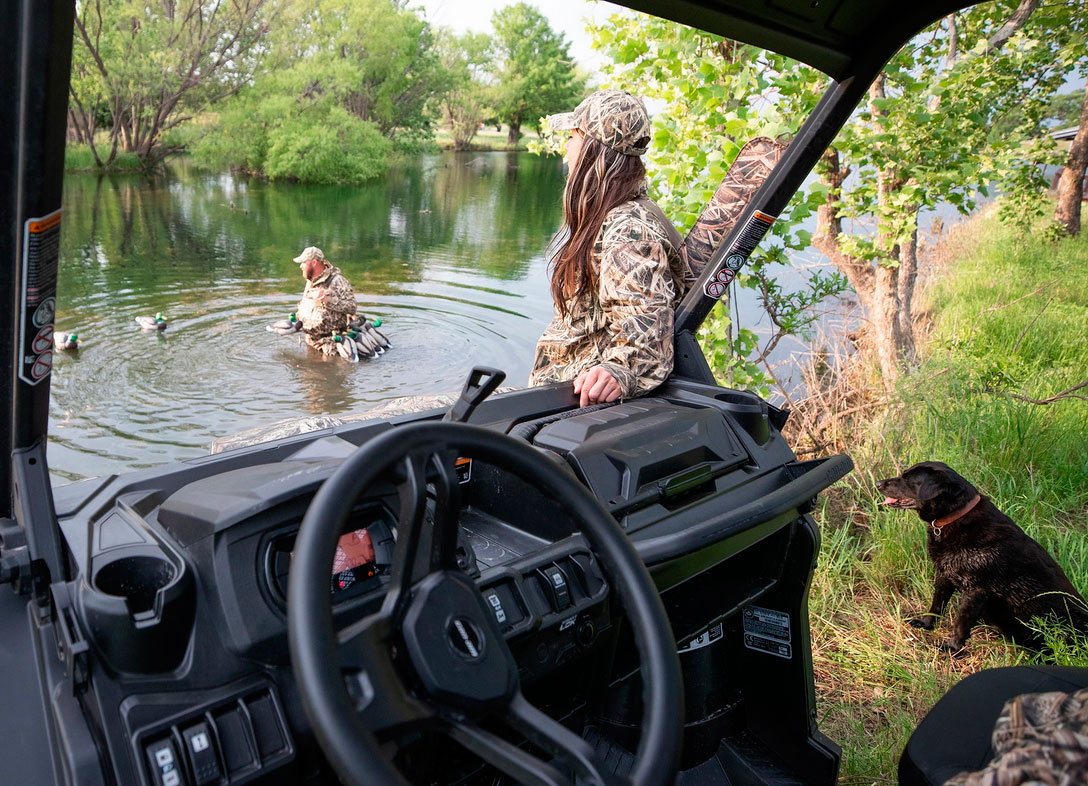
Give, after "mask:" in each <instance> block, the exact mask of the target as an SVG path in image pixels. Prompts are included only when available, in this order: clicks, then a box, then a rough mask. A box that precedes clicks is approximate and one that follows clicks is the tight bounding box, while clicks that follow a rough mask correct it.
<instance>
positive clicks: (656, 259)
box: [529, 189, 684, 398]
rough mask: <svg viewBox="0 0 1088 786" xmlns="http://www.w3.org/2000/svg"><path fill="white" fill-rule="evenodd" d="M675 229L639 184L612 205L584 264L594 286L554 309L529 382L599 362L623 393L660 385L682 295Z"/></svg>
mask: <svg viewBox="0 0 1088 786" xmlns="http://www.w3.org/2000/svg"><path fill="white" fill-rule="evenodd" d="M680 243H681V239H680V235H679V233H678V232H677V231H676V229H675V228H674V227H673V225H672V224H670V223H669V221H668V219H667V218H665V215H664V214H663V213H662V212H661V209H660V208H658V206H657V205H655V204H654V203H653V202H651V201H650V200H649V199H648V198H647V197H646V196H645V189H642V190H641V191H640V192H639V194H638V195H637V196H636V198H635V199H632V200H630V201H628V202H624V203H623V204H622V205H619V206H618V207H616V208H613V209H612V211H611V212H609V214H608V215H607V216H605V220H604V223H603V224H602V225H601V229H600V231H599V232H598V233H597V239H596V241H595V242H594V245H593V253H592V255H591V258H590V261H589V264H590V265H591V266H592V269H593V271H594V272H595V273H596V277H597V288H596V291H592V292H586V293H583V295H582V296H581V297H580V298H578V299H577V300H574V301H571V302H569V303H568V304H567V305H568V313H567V314H566V315H565V316H564V315H562V314H560V313H559V310H558V309H556V311H555V316H554V317H553V319H552V321H551V324H550V325H548V327H547V329H546V330H545V331H544V335H543V336H541V337H540V341H539V342H537V345H536V359H535V361H534V362H533V371H532V373H531V374H530V375H529V384H530V385H543V384H547V383H549V382H564V381H570V380H573V379H574V378H575V377H577V376H578V375H579V374H581V373H582V372H583V371H587V370H588V369H590V368H593V367H594V366H601V367H603V368H604V369H605V370H606V371H608V373H609V374H611V375H612V376H613V377H614V378H615V379H616V381H617V382H619V385H620V389H621V393H620V395H621V396H622V397H623V398H630V397H632V396H637V395H638V394H640V393H644V392H645V391H647V390H650V389H651V388H654V387H657V386H658V385H660V384H661V383H662V382H664V381H665V378H666V377H667V376H668V375H669V374H670V373H672V365H673V335H672V334H673V312H674V310H675V308H676V305H677V303H679V302H680V298H681V297H683V295H684V271H683V267H682V262H681V260H680V253H679V252H680Z"/></svg>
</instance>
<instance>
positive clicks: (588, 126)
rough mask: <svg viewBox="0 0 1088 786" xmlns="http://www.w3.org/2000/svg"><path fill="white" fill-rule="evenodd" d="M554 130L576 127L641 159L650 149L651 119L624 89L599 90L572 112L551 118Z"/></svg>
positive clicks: (612, 146)
mask: <svg viewBox="0 0 1088 786" xmlns="http://www.w3.org/2000/svg"><path fill="white" fill-rule="evenodd" d="M548 126H549V127H551V128H552V129H553V130H555V131H564V130H567V129H572V128H577V129H578V130H579V131H582V132H583V133H584V134H586V135H587V136H591V137H593V138H594V139H596V140H597V141H598V142H600V143H601V144H603V145H605V146H606V147H610V148H612V149H613V150H615V151H616V152H617V153H623V154H624V155H625V156H641V155H642V154H643V153H645V152H646V150H647V149H648V148H649V147H650V116H649V115H648V114H646V107H644V106H643V105H642V101H640V100H639V99H638V98H636V97H635V96H633V95H631V94H630V93H626V92H624V91H623V90H598V91H597V92H596V93H594V94H593V95H591V96H590V97H589V98H587V99H586V100H585V101H583V102H582V103H580V104H579V105H578V106H577V107H576V108H575V110H574V111H573V112H564V113H563V114H559V115H551V116H550V117H549V118H548Z"/></svg>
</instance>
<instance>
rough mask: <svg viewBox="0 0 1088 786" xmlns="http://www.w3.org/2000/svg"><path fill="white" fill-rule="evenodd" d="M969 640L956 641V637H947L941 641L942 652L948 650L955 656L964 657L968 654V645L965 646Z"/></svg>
mask: <svg viewBox="0 0 1088 786" xmlns="http://www.w3.org/2000/svg"><path fill="white" fill-rule="evenodd" d="M966 643H967V642H964V641H956V640H954V639H945V640H944V641H943V642H941V647H940V650H941V652H947V653H948V654H949V655H951V656H952V657H953V658H962V657H963V656H965V655H966V654H967V647H966V646H964V645H965V644H966Z"/></svg>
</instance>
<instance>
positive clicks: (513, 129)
mask: <svg viewBox="0 0 1088 786" xmlns="http://www.w3.org/2000/svg"><path fill="white" fill-rule="evenodd" d="M519 139H521V119H520V118H519V119H517V120H511V121H510V133H508V134H507V135H506V145H507V147H517V146H518V140H519Z"/></svg>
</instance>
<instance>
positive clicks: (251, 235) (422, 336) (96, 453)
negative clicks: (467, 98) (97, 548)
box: [48, 153, 564, 482]
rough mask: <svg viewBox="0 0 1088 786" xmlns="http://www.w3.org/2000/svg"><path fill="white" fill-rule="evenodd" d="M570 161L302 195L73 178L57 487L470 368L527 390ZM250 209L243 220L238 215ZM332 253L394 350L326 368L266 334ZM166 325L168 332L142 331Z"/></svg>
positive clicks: (493, 162)
mask: <svg viewBox="0 0 1088 786" xmlns="http://www.w3.org/2000/svg"><path fill="white" fill-rule="evenodd" d="M563 177H564V174H563V169H562V163H561V162H560V161H559V160H558V159H556V158H552V159H542V158H539V157H536V156H532V155H529V154H524V153H523V154H517V153H509V154H507V153H484V154H468V155H456V154H452V153H447V154H441V155H433V156H425V157H423V158H421V159H420V160H419V161H418V162H416V163H415V164H413V165H411V166H407V167H402V168H398V169H397V170H396V171H394V172H393V173H391V174H390V176H389V177H388V178H386V179H385V180H384V181H382V182H379V183H375V184H371V185H366V186H363V187H350V188H348V187H314V186H297V185H296V186H285V185H273V184H268V183H262V182H259V181H255V180H245V179H242V178H236V177H234V176H233V175H229V174H208V173H203V172H198V171H195V170H192V169H191V168H188V167H186V166H185V165H184V164H181V165H178V166H175V167H173V168H172V169H171V171H170V172H169V173H168V174H166V175H164V176H162V177H160V178H156V179H154V180H148V179H146V178H141V177H137V176H132V177H117V176H114V177H104V178H103V177H97V176H92V175H70V176H68V177H67V178H66V179H65V185H64V224H63V235H62V241H61V242H62V251H61V272H60V281H59V284H58V294H57V300H58V307H57V317H56V326H57V329H58V330H61V331H65V332H74V333H77V334H78V335H79V337H80V338H81V339H82V340H83V344H82V346H81V348H80V351H79V353H78V355H71V356H70V355H67V354H65V353H58V354H57V359H56V363H55V367H54V371H53V376H52V400H51V404H50V424H49V431H50V439H49V448H48V460H49V464H50V470H51V472H52V474H53V478H54V482H66V481H69V480H76V479H79V478H83V477H89V476H101V475H106V474H110V473H115V472H121V471H125V470H128V469H136V468H141V467H148V466H153V465H157V464H163V463H168V462H171V461H176V460H179V459H184V458H189V457H194V456H200V455H203V454H205V453H206V452H207V450H208V446H209V444H210V443H211V442H212V441H213V440H214V439H216V438H218V437H221V436H226V435H230V434H233V433H236V432H238V431H241V430H243V429H247V428H251V427H254V426H261V425H266V424H270V423H274V422H276V421H279V420H283V419H286V418H292V417H300V416H307V415H314V414H327V415H337V414H344V413H349V412H361V411H364V410H366V409H369V408H370V407H372V406H374V405H375V404H377V403H380V402H382V401H385V400H388V399H392V398H396V397H399V396H404V395H414V394H422V393H443V392H449V391H455V390H459V389H460V387H461V385H462V383H463V381H464V379H465V376H466V375H467V373H468V371H469V369H470V368H471V367H472V366H473V365H476V364H485V365H490V366H494V367H496V368H500V369H503V370H504V371H506V372H507V375H508V380H509V383H508V384H515V385H523V384H525V380H526V378H527V376H528V373H529V368H530V364H531V360H532V348H533V346H534V345H535V342H536V339H537V338H538V337H539V335H540V332H541V331H542V330H543V328H544V326H545V325H546V324H547V322H548V320H549V318H550V316H551V305H550V297H549V296H548V294H547V290H548V283H547V274H546V261H545V259H544V249H545V247H546V245H547V242H548V240H549V238H550V237H551V234H552V233H553V232H554V231H555V228H556V227H557V226H558V224H559V222H560V220H561V215H562V214H561V206H560V199H561V196H562V188H563ZM232 202H233V205H234V207H233V209H232V207H231V203H232ZM310 245H316V246H318V247H320V248H321V249H323V250H324V252H325V254H326V256H327V257H328V258H329V259H330V260H331V261H332V262H333V264H335V265H337V266H338V267H340V269H341V270H342V271H343V272H344V274H345V275H346V276H347V278H348V280H349V281H350V282H351V283H352V285H353V287H354V289H355V292H356V296H357V299H358V301H359V308H360V310H361V311H362V312H363V313H365V314H367V315H368V316H376V317H380V318H381V319H382V321H383V322H384V325H383V328H382V330H383V332H385V334H386V335H387V336H388V337H389V339H390V340H391V341H392V343H393V349H392V350H391V351H389V352H387V353H386V354H385V355H382V356H380V357H378V358H375V359H373V360H364V361H362V362H360V363H358V364H351V363H347V362H345V361H343V360H341V359H339V358H336V359H325V358H323V357H321V356H320V355H318V354H317V353H315V352H312V351H309V350H307V349H306V348H305V347H301V346H299V343H298V339H297V337H289V338H288V337H283V336H279V335H277V334H275V333H271V332H268V331H267V330H265V326H266V325H267V324H269V323H270V322H273V321H275V320H278V319H284V318H286V317H287V315H288V314H289V313H290V312H292V311H293V310H294V308H295V304H296V303H297V302H298V299H299V296H300V294H301V292H302V287H303V284H304V281H303V279H302V276H301V274H300V273H299V269H298V265H296V264H294V263H293V262H292V261H291V260H292V257H294V256H296V255H297V254H298V253H299V252H300V251H301V250H302V249H303V248H305V247H306V246H310ZM160 311H161V312H162V313H163V314H164V316H165V317H166V318H167V321H168V324H169V327H168V328H167V329H166V330H165V331H164V332H161V333H158V332H142V331H141V330H140V329H139V326H138V324H137V323H136V320H135V318H136V317H137V316H141V315H154V314H155V313H156V312H160Z"/></svg>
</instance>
